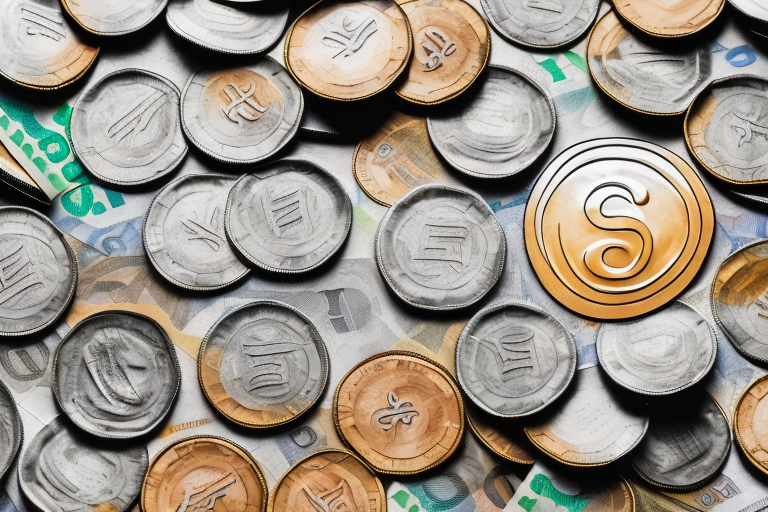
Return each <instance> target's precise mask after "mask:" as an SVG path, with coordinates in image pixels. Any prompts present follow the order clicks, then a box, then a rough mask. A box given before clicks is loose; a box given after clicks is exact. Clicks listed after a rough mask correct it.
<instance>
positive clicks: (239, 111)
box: [181, 56, 304, 163]
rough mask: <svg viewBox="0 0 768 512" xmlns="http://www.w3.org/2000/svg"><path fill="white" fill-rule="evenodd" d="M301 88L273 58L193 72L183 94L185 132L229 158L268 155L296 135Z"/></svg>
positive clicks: (253, 158)
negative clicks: (246, 64) (221, 68)
mask: <svg viewBox="0 0 768 512" xmlns="http://www.w3.org/2000/svg"><path fill="white" fill-rule="evenodd" d="M303 110H304V96H303V95H302V93H301V88H299V86H298V85H297V84H296V82H294V81H293V79H292V78H291V76H290V74H289V73H288V71H287V70H286V69H285V68H284V67H283V66H281V65H280V64H278V63H277V61H275V60H274V59H272V58H271V57H266V56H265V57H263V59H262V60H261V61H259V62H258V63H257V64H253V65H250V66H247V67H242V68H235V69H225V70H219V71H204V72H198V73H195V74H194V75H192V76H191V77H190V79H189V82H187V85H186V87H185V88H184V92H183V93H182V97H181V123H182V126H183V127H184V133H186V134H187V137H189V139H190V140H191V141H192V143H193V144H194V145H195V146H197V147H198V148H199V149H200V150H201V151H202V152H203V153H206V154H207V155H209V156H211V157H213V158H215V159H216V160H220V161H222V162H229V163H254V162H258V161H260V160H264V159H265V158H268V157H269V156H271V155H273V154H274V153H276V152H277V151H278V150H279V149H281V148H282V147H283V146H285V145H286V144H288V142H290V140H291V139H292V138H293V136H294V135H296V131H297V130H298V128H299V122H300V121H301V114H302V112H303Z"/></svg>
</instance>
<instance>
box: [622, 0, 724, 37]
mask: <svg viewBox="0 0 768 512" xmlns="http://www.w3.org/2000/svg"><path fill="white" fill-rule="evenodd" d="M613 6H614V8H615V9H616V12H617V13H618V15H619V16H621V17H622V18H623V19H624V20H626V21H628V22H629V23H630V24H631V25H633V26H634V27H636V28H637V29H639V30H641V31H642V32H645V33H646V34H648V35H651V36H654V37H683V36H688V35H691V34H695V33H696V32H698V31H700V30H702V29H704V28H706V27H708V26H709V24H710V23H712V22H713V21H715V19H716V18H717V17H718V16H719V15H720V13H721V12H722V11H723V7H724V6H725V0H674V1H672V2H670V1H668V0H616V1H615V2H614V4H613Z"/></svg>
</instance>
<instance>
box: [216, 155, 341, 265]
mask: <svg viewBox="0 0 768 512" xmlns="http://www.w3.org/2000/svg"><path fill="white" fill-rule="evenodd" d="M224 224H225V227H226V230H227V237H228V238H229V240H230V242H232V245H233V246H234V248H235V250H236V251H237V252H239V253H240V255H241V256H243V257H244V258H245V259H247V260H248V261H250V262H251V263H253V264H254V265H256V266H258V267H260V268H263V269H265V270H271V271H273V272H285V273H299V272H307V271H309V270H312V269H314V268H316V267H318V266H320V265H322V264H323V263H325V262H326V261H327V260H328V259H329V258H330V257H331V256H333V255H334V254H335V253H336V251H338V250H339V248H340V247H341V245H342V244H343V243H344V240H346V239H347V234H348V233H349V228H350V226H351V225H352V201H350V199H349V196H347V193H346V192H345V191H344V189H343V188H342V186H341V183H339V181H338V180H337V179H336V178H334V177H333V176H332V175H330V174H329V173H327V172H325V171H324V170H322V169H321V168H319V167H317V166H316V165H315V164H312V163H310V162H306V161H304V160H280V161H278V162H273V163H270V164H267V165H265V166H263V167H260V168H259V170H258V172H256V173H254V174H247V175H245V176H243V177H242V178H240V179H239V180H238V181H237V183H235V186H234V187H232V190H231V191H230V192H229V198H228V199H227V209H226V213H225V218H224Z"/></svg>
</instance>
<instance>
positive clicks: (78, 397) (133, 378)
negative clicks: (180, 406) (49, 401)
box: [51, 311, 181, 439]
mask: <svg viewBox="0 0 768 512" xmlns="http://www.w3.org/2000/svg"><path fill="white" fill-rule="evenodd" d="M180 385H181V369H180V368H179V362H178V360H177V359H176V349H175V348H174V346H173V343H172V342H171V340H170V338H168V335H167V334H166V333H165V331H164V330H163V328H162V327H160V325H159V324H157V323H156V322H155V321H154V320H152V319H151V318H149V317H146V316H144V315H140V314H138V313H131V312H127V311H119V312H118V311H116V312H105V313H97V314H95V315H92V316H89V317H87V318H86V319H85V320H82V321H81V322H80V323H78V324H77V325H75V326H74V327H73V328H72V330H71V331H69V333H67V335H66V336H64V338H63V339H62V340H61V343H60V344H59V345H58V347H57V348H56V353H55V355H54V358H53V382H52V385H51V387H52V389H53V394H54V396H55V397H56V401H57V402H58V404H59V407H60V408H61V409H62V410H63V411H64V413H65V414H66V415H67V416H68V417H69V419H70V420H71V421H72V422H73V423H74V424H75V425H77V426H78V427H80V428H81V429H83V430H84V431H86V432H88V433H89V434H92V435H94V436H98V437H102V438H113V439H129V438H134V437H138V436H141V435H144V434H146V433H148V432H150V431H152V430H153V429H154V428H155V427H157V426H158V425H159V424H160V423H161V422H162V421H163V420H164V419H165V417H166V416H167V415H168V412H169V411H170V409H171V405H172V404H173V401H174V400H175V398H176V394H177V393H178V391H179V387H180Z"/></svg>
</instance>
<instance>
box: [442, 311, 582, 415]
mask: <svg viewBox="0 0 768 512" xmlns="http://www.w3.org/2000/svg"><path fill="white" fill-rule="evenodd" d="M575 371H576V343H575V342H574V341H573V337H571V335H570V334H569V333H568V331H567V330H566V329H565V327H563V326H562V324H560V322H558V321H557V320H555V319H554V318H553V317H552V316H550V315H549V314H547V313H545V312H544V311H543V310H541V309H539V308H537V307H535V306H533V305H532V304H527V303H523V302H517V301H505V302H501V303H497V304H492V305H490V306H487V307H485V308H483V309H481V310H480V311H479V312H478V313H477V314H476V315H475V316H474V317H472V319H471V320H470V321H469V322H468V323H467V325H466V327H464V330H463V331H462V332H461V336H460V337H459V341H458V343H457V345H456V376H457V377H458V380H459V385H460V386H461V389H462V390H463V391H464V393H465V394H466V395H467V396H468V397H469V399H470V400H472V402H474V403H475V405H477V406H478V407H480V408H481V409H482V410H484V411H485V412H487V413H489V414H492V415H494V416H499V417H503V418H517V417H521V416H528V415H530V414H534V413H536V412H539V411H541V410H542V409H543V408H545V407H546V406H547V405H549V404H551V403H552V402H553V401H554V400H555V399H556V398H557V397H558V396H560V395H561V394H562V393H563V391H565V388H566V387H567V386H568V384H569V383H570V382H571V379H572V378H573V374H574V372H575Z"/></svg>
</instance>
